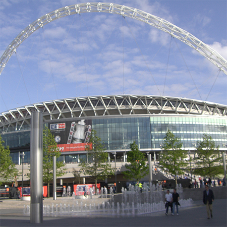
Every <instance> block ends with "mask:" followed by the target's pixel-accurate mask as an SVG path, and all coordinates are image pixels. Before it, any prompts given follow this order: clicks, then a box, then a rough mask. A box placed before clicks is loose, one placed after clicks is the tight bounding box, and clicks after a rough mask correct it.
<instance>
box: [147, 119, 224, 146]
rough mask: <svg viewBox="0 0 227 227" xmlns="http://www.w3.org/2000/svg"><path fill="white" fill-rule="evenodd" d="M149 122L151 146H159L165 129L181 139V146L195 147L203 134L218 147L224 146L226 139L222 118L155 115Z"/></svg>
mask: <svg viewBox="0 0 227 227" xmlns="http://www.w3.org/2000/svg"><path fill="white" fill-rule="evenodd" d="M150 123H151V143H152V145H151V146H152V148H160V146H161V145H162V143H163V138H164V137H165V135H166V132H167V130H170V131H171V132H172V133H173V134H174V135H175V136H176V137H178V138H180V139H181V142H182V143H183V148H195V146H196V143H197V141H199V140H202V137H203V135H204V134H207V135H209V136H211V137H212V139H213V140H214V142H215V145H216V146H219V147H225V144H226V140H227V120H226V119H223V118H215V117H212V118H211V117H209V118H208V117H207V118H203V117H193V116H187V117H186V116H184V117H183V116H177V117H173V116H160V117H157V116H155V117H151V118H150Z"/></svg>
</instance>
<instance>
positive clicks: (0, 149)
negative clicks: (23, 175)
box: [0, 136, 18, 185]
mask: <svg viewBox="0 0 227 227" xmlns="http://www.w3.org/2000/svg"><path fill="white" fill-rule="evenodd" d="M3 144H4V141H3V140H2V137H1V136H0V185H1V184H2V182H10V181H12V180H13V179H14V178H15V176H16V175H17V174H18V170H17V169H16V167H15V164H14V163H13V161H12V158H11V156H10V150H9V148H8V147H6V148H5V147H4V145H3Z"/></svg>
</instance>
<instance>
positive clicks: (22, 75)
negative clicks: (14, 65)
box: [15, 52, 32, 104]
mask: <svg viewBox="0 0 227 227" xmlns="http://www.w3.org/2000/svg"><path fill="white" fill-rule="evenodd" d="M15 54H16V58H17V62H18V65H19V68H20V72H21V77H22V79H23V82H24V86H25V89H26V92H27V96H28V99H29V103H30V104H31V103H32V102H31V99H30V96H29V93H28V89H27V86H26V83H25V80H24V74H23V72H22V69H21V65H20V62H19V59H18V56H17V52H15Z"/></svg>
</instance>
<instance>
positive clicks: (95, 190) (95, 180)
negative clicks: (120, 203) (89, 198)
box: [95, 178, 97, 195]
mask: <svg viewBox="0 0 227 227" xmlns="http://www.w3.org/2000/svg"><path fill="white" fill-rule="evenodd" d="M96 194H97V178H95V195H96Z"/></svg>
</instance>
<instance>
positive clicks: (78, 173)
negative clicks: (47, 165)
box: [72, 168, 81, 184]
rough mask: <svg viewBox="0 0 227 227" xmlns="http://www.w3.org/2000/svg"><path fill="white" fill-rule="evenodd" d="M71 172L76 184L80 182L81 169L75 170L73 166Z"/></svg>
mask: <svg viewBox="0 0 227 227" xmlns="http://www.w3.org/2000/svg"><path fill="white" fill-rule="evenodd" d="M72 174H73V176H74V178H75V181H77V182H78V184H80V178H81V176H80V174H81V170H76V169H75V168H73V171H72Z"/></svg>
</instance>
